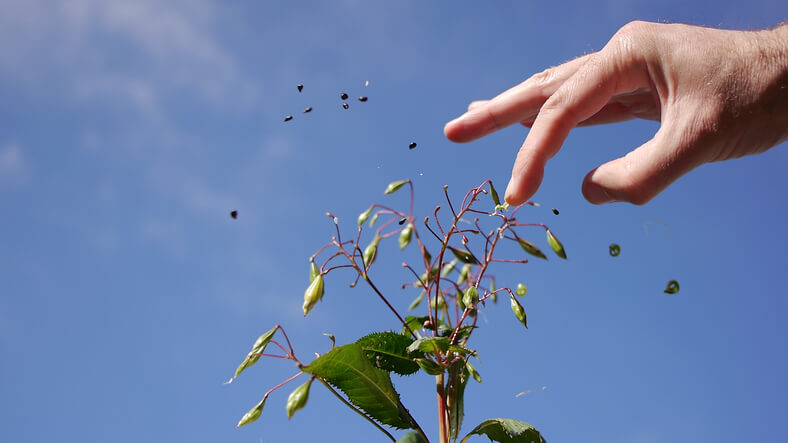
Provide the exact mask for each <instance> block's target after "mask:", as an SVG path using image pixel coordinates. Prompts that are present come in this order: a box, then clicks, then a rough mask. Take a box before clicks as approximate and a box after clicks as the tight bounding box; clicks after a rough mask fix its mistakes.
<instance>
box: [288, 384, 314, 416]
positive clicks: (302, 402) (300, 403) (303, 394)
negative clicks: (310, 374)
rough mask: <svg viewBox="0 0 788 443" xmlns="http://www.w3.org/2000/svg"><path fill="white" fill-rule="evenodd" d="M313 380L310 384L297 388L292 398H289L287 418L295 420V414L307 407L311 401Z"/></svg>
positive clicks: (292, 393)
mask: <svg viewBox="0 0 788 443" xmlns="http://www.w3.org/2000/svg"><path fill="white" fill-rule="evenodd" d="M312 380H314V379H310V380H309V381H308V382H306V383H304V384H302V385H301V386H299V387H297V388H295V390H293V392H291V393H290V396H289V397H287V404H286V405H285V409H286V410H287V418H293V414H295V413H296V412H298V411H299V410H300V409H301V408H303V407H304V406H306V402H307V400H309V387H310V386H312Z"/></svg>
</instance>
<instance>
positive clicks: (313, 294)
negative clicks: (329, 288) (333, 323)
mask: <svg viewBox="0 0 788 443" xmlns="http://www.w3.org/2000/svg"><path fill="white" fill-rule="evenodd" d="M322 298H323V276H322V275H319V274H318V276H317V277H315V279H314V280H312V283H310V285H309V287H308V288H306V291H304V306H303V309H304V317H306V315H307V314H309V311H311V310H312V308H313V307H314V306H315V304H316V303H317V302H318V301H319V300H320V299H322Z"/></svg>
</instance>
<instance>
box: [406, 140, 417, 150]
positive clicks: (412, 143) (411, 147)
mask: <svg viewBox="0 0 788 443" xmlns="http://www.w3.org/2000/svg"><path fill="white" fill-rule="evenodd" d="M408 148H409V149H415V148H416V142H410V144H409V145H408Z"/></svg>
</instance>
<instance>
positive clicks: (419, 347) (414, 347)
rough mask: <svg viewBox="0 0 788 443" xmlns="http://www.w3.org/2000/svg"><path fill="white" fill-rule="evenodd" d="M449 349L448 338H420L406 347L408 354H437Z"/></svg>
mask: <svg viewBox="0 0 788 443" xmlns="http://www.w3.org/2000/svg"><path fill="white" fill-rule="evenodd" d="M447 349H449V338H448V337H422V338H420V339H418V340H415V341H414V342H413V343H411V344H410V346H408V351H409V352H416V351H421V352H437V351H446V350H447Z"/></svg>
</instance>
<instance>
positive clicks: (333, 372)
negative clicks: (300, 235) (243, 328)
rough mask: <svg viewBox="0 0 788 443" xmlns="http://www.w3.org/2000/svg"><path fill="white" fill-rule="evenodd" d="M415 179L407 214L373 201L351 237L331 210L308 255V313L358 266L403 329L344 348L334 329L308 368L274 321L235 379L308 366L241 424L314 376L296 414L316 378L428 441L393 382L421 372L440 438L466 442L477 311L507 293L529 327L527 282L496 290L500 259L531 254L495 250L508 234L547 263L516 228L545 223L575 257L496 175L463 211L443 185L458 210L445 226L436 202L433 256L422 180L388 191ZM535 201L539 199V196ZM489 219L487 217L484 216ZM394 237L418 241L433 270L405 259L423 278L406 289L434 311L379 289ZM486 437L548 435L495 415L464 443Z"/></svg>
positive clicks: (553, 242)
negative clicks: (427, 379) (431, 380)
mask: <svg viewBox="0 0 788 443" xmlns="http://www.w3.org/2000/svg"><path fill="white" fill-rule="evenodd" d="M406 185H407V186H409V187H410V207H409V210H408V212H407V213H404V212H401V211H397V210H394V209H391V208H389V207H387V206H384V205H379V204H373V205H372V206H370V207H369V208H368V209H367V210H366V211H364V212H362V213H361V214H360V215H359V217H358V228H357V231H356V233H355V236H354V237H353V238H351V239H349V240H343V238H342V236H341V234H340V229H339V223H338V220H337V218H336V217H334V216H333V215H332V214H331V213H328V214H327V215H328V216H329V217H330V218H331V219H332V220H333V222H334V224H335V227H336V235H335V236H333V237H332V239H331V242H329V243H327V244H326V245H324V246H322V247H321V248H320V249H318V250H317V252H315V254H313V255H312V256H311V257H310V258H309V277H310V284H309V286H308V288H307V289H306V291H305V293H304V304H303V311H304V315H307V314H308V313H309V312H310V311H311V310H312V308H313V307H314V306H315V304H316V303H317V302H318V301H319V300H321V299H322V298H323V295H324V292H325V282H324V277H325V276H326V275H327V274H329V273H331V272H333V271H335V270H338V269H351V270H353V271H355V274H356V277H355V281H353V282H352V283H351V285H350V286H351V287H355V286H356V284H357V283H358V282H359V281H361V280H363V281H364V283H365V284H366V285H367V286H368V287H369V288H370V289H371V290H372V292H373V293H374V294H375V295H376V296H377V297H378V298H379V299H380V300H381V301H382V302H383V303H384V304H385V305H386V306H387V307H388V309H389V310H390V311H391V312H392V314H393V315H394V316H395V317H396V319H397V321H398V323H399V325H398V326H397V328H398V329H400V330H399V331H398V332H394V331H383V332H375V333H372V334H368V335H365V336H363V337H361V338H360V339H358V340H357V341H356V342H354V343H349V344H345V345H343V346H335V343H334V337H333V336H330V335H329V337H330V338H331V341H332V349H331V350H330V351H328V352H326V353H325V354H323V355H320V356H318V357H317V358H316V359H315V360H313V361H312V362H310V363H308V364H305V363H303V362H301V361H300V360H299V359H298V358H296V356H295V352H294V351H293V346H292V345H291V343H290V339H289V338H288V337H287V334H286V333H285V331H284V328H282V327H281V326H280V325H277V326H275V327H274V328H272V329H270V330H269V331H267V332H265V333H264V334H263V335H261V336H260V337H259V338H258V339H257V341H255V343H254V345H253V346H252V350H251V351H250V352H249V354H248V355H247V356H246V358H245V359H244V360H243V362H241V364H240V365H239V366H238V369H237V370H236V372H235V375H234V376H233V378H232V379H231V380H230V382H231V381H232V380H234V379H235V378H236V377H238V375H240V374H241V372H243V371H244V370H245V369H247V368H248V367H250V366H252V365H253V364H255V363H256V362H257V361H258V360H259V359H260V358H261V357H271V358H280V359H287V360H292V361H293V362H294V363H295V364H296V366H297V367H298V369H299V372H298V373H297V374H296V375H294V376H293V377H291V378H289V379H287V380H285V381H283V382H282V383H280V384H278V385H276V386H274V387H273V388H272V389H270V390H269V391H268V392H266V393H265V395H264V396H263V398H262V400H260V402H259V403H257V405H255V406H254V407H253V408H252V409H251V410H250V411H249V412H247V413H246V414H245V415H244V416H243V418H241V420H240V421H239V423H238V427H240V426H244V425H246V424H249V423H251V422H253V421H255V420H256V419H257V418H258V417H259V416H260V414H261V412H262V410H263V406H264V405H265V401H266V399H267V398H268V396H269V395H270V394H271V392H273V391H275V390H277V389H279V388H281V387H282V386H284V385H286V384H288V383H290V382H291V381H293V380H295V379H296V378H298V377H300V376H302V375H306V376H308V377H309V380H308V381H307V382H306V383H304V384H302V385H300V386H299V387H297V388H296V389H295V390H294V391H293V392H292V393H291V394H290V397H289V398H288V400H287V405H286V410H287V414H288V417H290V416H292V415H293V414H294V413H295V412H296V411H298V410H299V409H301V408H302V407H304V405H305V404H306V402H307V399H308V395H309V389H310V386H311V384H312V383H313V382H314V381H317V382H319V383H321V384H322V385H324V386H325V387H326V388H327V389H328V390H329V391H330V392H331V393H333V394H334V395H335V396H336V397H337V398H338V399H339V400H340V401H341V402H342V403H343V404H344V405H346V406H347V407H349V408H350V409H352V410H353V411H355V412H356V413H358V414H359V415H360V416H362V417H363V418H364V419H366V420H367V421H369V422H370V423H371V424H372V425H374V426H375V427H377V428H378V429H379V430H380V431H381V432H382V433H383V434H385V435H386V436H387V437H388V438H390V439H391V440H392V441H395V438H394V436H393V435H392V434H391V433H390V432H389V431H388V430H387V429H386V428H385V427H384V426H387V427H390V428H394V429H410V430H412V431H410V432H409V433H407V434H405V435H404V436H403V437H402V438H400V440H399V441H400V442H429V441H430V440H429V438H428V436H427V435H426V434H425V432H424V431H423V429H422V428H421V426H420V425H419V423H418V422H417V421H416V420H415V419H414V418H413V416H412V415H411V414H410V412H409V411H408V409H407V408H406V407H405V406H404V404H403V403H402V402H401V400H400V396H399V394H398V393H397V392H396V391H395V389H394V386H393V384H392V382H391V374H392V373H393V374H397V375H409V374H413V373H416V372H419V371H421V372H424V373H426V374H428V375H430V376H433V377H435V382H436V383H435V386H436V391H437V398H438V401H437V409H438V417H439V419H438V429H439V439H438V441H439V442H440V443H448V442H457V441H458V439H459V435H460V428H461V427H462V421H463V415H464V412H463V411H464V394H465V387H466V384H467V383H468V381H469V380H470V379H471V378H473V379H475V380H476V381H478V382H481V376H480V375H479V373H478V371H477V370H476V368H475V367H474V366H473V365H472V363H471V362H470V359H471V358H472V357H477V358H478V354H477V352H476V351H475V350H473V349H471V348H470V347H469V346H468V341H469V340H470V338H471V336H472V335H473V333H474V331H475V330H476V328H477V327H478V325H477V319H478V316H477V312H478V310H479V309H481V308H483V307H485V306H486V305H487V303H488V302H496V301H497V299H498V296H499V295H504V296H505V295H508V297H509V302H510V305H511V308H512V312H513V313H514V316H515V318H516V319H517V320H518V321H519V322H520V323H522V325H523V326H524V327H526V328H527V327H528V325H527V318H526V313H525V309H524V308H523V306H522V304H521V302H520V300H519V299H520V298H521V297H523V296H524V295H525V293H526V292H527V288H526V287H525V285H523V284H522V283H519V284H518V285H517V286H516V289H515V290H514V291H513V290H511V289H510V288H507V287H503V288H498V289H496V287H495V278H494V277H493V276H491V275H489V273H488V271H489V267H490V265H492V264H493V263H496V262H508V263H527V262H528V260H527V259H524V258H517V259H502V258H496V257H495V255H494V254H495V251H496V248H497V247H498V246H499V244H500V243H501V242H502V241H504V240H505V241H511V242H514V243H516V244H518V245H519V246H520V247H521V248H522V249H523V250H524V251H525V252H526V253H527V254H530V255H531V256H534V257H537V258H541V259H547V256H546V255H545V254H544V253H543V252H542V251H541V250H540V249H539V248H538V247H537V246H536V245H534V244H533V243H531V242H529V241H528V240H525V239H523V238H521V237H520V236H519V234H518V233H517V232H515V228H518V229H519V228H524V227H538V228H542V229H544V231H545V232H546V236H547V243H548V244H549V246H550V247H551V248H552V249H553V251H554V252H555V253H556V254H557V255H558V256H559V257H561V258H566V252H565V251H564V247H563V245H562V244H561V242H560V241H559V240H558V238H557V237H556V236H555V235H554V234H553V232H551V231H550V229H549V228H548V227H547V226H546V225H543V224H539V223H522V222H519V221H518V220H517V219H516V215H517V213H518V211H519V210H520V209H521V208H522V207H521V206H520V207H516V208H509V206H508V205H507V204H506V203H504V204H501V201H500V199H499V197H498V193H497V192H496V190H495V188H494V187H493V184H492V182H491V181H489V180H488V181H485V182H483V183H482V184H481V185H479V186H478V187H475V188H472V189H471V190H470V191H468V193H467V194H466V195H465V197H464V198H463V200H462V202H461V203H460V205H459V207H458V208H457V209H455V207H454V205H453V204H452V202H451V199H450V198H449V193H448V189H447V187H445V186H444V194H445V196H446V200H447V202H448V208H449V211H450V215H447V216H446V218H447V219H448V220H449V223H444V224H442V223H441V219H440V217H439V213H440V210H441V208H440V206H438V207H436V208H435V210H434V212H433V217H432V219H430V217H426V218H425V219H424V221H423V226H424V227H425V228H426V230H427V231H428V232H429V236H431V237H432V238H433V239H434V240H436V241H437V244H438V247H437V249H433V250H434V251H436V250H437V252H436V254H435V255H434V256H433V255H432V254H431V253H430V252H429V251H428V250H427V247H426V245H425V242H426V240H427V239H428V238H429V237H426V238H425V237H422V235H421V234H420V232H419V229H417V226H416V223H415V218H414V216H413V195H414V192H413V183H412V182H411V181H410V180H402V181H397V182H393V183H391V184H389V185H388V187H387V188H386V190H385V191H384V193H385V194H391V193H394V192H397V191H398V190H399V189H401V188H402V187H404V186H406ZM483 194H489V195H490V197H491V198H492V203H493V204H489V203H487V204H486V205H487V206H488V207H492V208H493V209H492V210H480V209H478V207H479V206H482V205H483V203H481V198H480V197H481V196H482V195H483ZM527 204H530V205H535V204H534V203H532V202H529V203H527ZM510 209H511V210H510ZM480 216H484V217H481V219H482V220H480ZM469 217H474V218H473V220H472V221H471V220H467V218H469ZM378 218H382V219H383V220H381V222H380V224H379V226H378V227H377V228H376V229H375V230H374V234H373V236H372V239H371V241H370V242H369V243H368V244H367V245H366V246H365V247H364V248H363V249H362V244H361V238H362V232H363V230H364V226H365V225H366V224H367V223H368V226H369V227H370V228H374V227H375V225H376V223H377V221H378ZM483 222H484V223H483ZM485 223H488V224H490V223H491V224H493V225H494V227H493V228H488V229H486V230H485V229H484V228H483V227H482V225H483V224H485ZM496 223H497V225H496ZM444 226H447V228H444ZM395 236H396V237H397V238H398V242H399V246H400V248H401V249H405V248H406V247H407V246H409V245H410V244H411V243H413V240H415V246H416V247H418V250H419V252H420V261H421V262H420V263H419V267H420V268H421V267H423V269H424V271H423V272H422V273H419V272H417V271H416V270H415V269H414V267H413V266H411V265H409V264H407V263H403V264H402V265H403V266H404V267H405V268H407V269H408V270H410V271H411V273H412V274H413V276H414V278H415V281H412V282H406V283H404V284H403V288H406V287H413V288H415V289H417V290H418V292H419V293H418V295H417V296H416V298H415V299H414V300H413V301H412V302H411V304H410V306H409V307H408V310H409V311H411V310H414V309H416V308H418V307H419V306H421V305H422V302H423V301H424V300H425V299H426V302H427V303H426V304H424V305H425V307H426V308H427V309H426V315H422V316H415V315H408V316H404V317H403V315H402V314H400V312H399V311H398V310H397V309H396V308H395V307H394V305H393V304H392V303H391V301H390V300H389V299H388V298H387V297H386V296H384V295H383V293H382V292H381V291H380V290H379V289H378V287H377V286H376V285H375V283H374V282H373V280H372V277H371V275H370V269H371V268H372V266H373V265H374V264H375V259H376V258H377V253H378V246H379V244H380V242H381V241H384V240H386V239H389V238H393V237H395ZM321 255H323V256H325V255H328V257H327V258H324V259H322V260H321V262H322V264H321V265H319V266H318V263H317V262H316V260H317V258H318V256H321ZM277 332H279V333H281V335H282V336H283V338H284V342H285V344H283V343H281V342H279V341H276V340H274V338H273V337H274V335H276V334H277ZM271 344H273V345H274V346H276V347H277V348H278V349H279V350H281V351H282V353H283V355H280V354H272V353H266V348H267V347H268V346H269V345H271ZM285 345H286V346H285ZM228 383H229V382H228ZM343 394H344V395H343ZM482 434H484V435H486V436H488V437H489V438H490V439H491V440H494V441H499V442H529V443H530V442H544V441H545V440H544V438H542V436H541V435H540V433H539V432H538V431H537V430H536V429H534V428H533V427H532V426H531V425H529V424H528V423H525V422H521V421H516V420H511V419H503V418H496V419H489V420H485V421H484V422H482V423H481V424H479V425H478V426H476V427H475V428H474V429H473V430H471V432H470V433H468V434H467V435H466V436H465V437H464V438H463V439H462V440H461V442H465V441H466V440H468V439H469V438H470V437H471V436H472V435H482Z"/></svg>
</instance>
